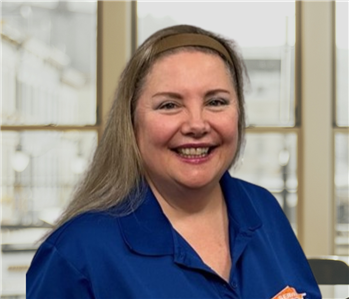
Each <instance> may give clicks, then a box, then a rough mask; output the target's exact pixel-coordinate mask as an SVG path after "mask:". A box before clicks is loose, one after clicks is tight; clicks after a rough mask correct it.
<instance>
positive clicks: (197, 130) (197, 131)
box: [182, 107, 210, 138]
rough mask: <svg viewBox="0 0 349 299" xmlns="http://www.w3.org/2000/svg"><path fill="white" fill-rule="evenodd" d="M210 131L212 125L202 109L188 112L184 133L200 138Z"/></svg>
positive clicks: (183, 128) (183, 126) (183, 127)
mask: <svg viewBox="0 0 349 299" xmlns="http://www.w3.org/2000/svg"><path fill="white" fill-rule="evenodd" d="M209 131H210V124H209V122H208V119H207V117H206V116H205V115H204V111H202V109H201V107H200V108H196V109H190V110H188V111H187V115H186V119H185V121H184V123H183V125H182V133H183V134H184V135H187V136H192V137H194V138H200V137H202V136H204V135H206V134H207V133H208V132H209Z"/></svg>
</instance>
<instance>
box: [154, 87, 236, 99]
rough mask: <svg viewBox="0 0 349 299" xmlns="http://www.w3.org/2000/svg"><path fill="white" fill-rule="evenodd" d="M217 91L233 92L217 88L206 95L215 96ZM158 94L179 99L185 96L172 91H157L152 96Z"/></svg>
mask: <svg viewBox="0 0 349 299" xmlns="http://www.w3.org/2000/svg"><path fill="white" fill-rule="evenodd" d="M217 93H227V94H229V95H230V94H231V92H230V91H229V90H226V89H221V88H217V89H213V90H209V91H208V92H206V93H205V97H209V96H213V95H215V94H217ZM158 96H167V97H169V98H172V99H178V100H180V99H182V98H183V96H182V95H181V94H179V93H176V92H172V91H163V92H157V93H155V94H154V95H153V96H152V98H155V97H158Z"/></svg>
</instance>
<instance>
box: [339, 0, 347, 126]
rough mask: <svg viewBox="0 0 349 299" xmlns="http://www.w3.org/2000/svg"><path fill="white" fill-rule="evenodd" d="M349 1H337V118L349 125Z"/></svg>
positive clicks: (343, 124) (342, 124)
mask: <svg viewBox="0 0 349 299" xmlns="http://www.w3.org/2000/svg"><path fill="white" fill-rule="evenodd" d="M348 20H349V3H348V2H347V1H343V2H338V1H336V82H337V86H336V94H337V107H336V114H337V115H336V116H337V117H336V119H337V125H338V126H349V92H348V88H349V87H348V85H349V84H348V82H349V76H348V72H349V60H348V58H349V41H348V37H349V31H348V30H349V25H348Z"/></svg>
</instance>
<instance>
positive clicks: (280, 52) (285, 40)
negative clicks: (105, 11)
mask: <svg viewBox="0 0 349 299" xmlns="http://www.w3.org/2000/svg"><path fill="white" fill-rule="evenodd" d="M295 8H296V6H295V2H293V1H290V2H281V3H277V2H273V3H271V2H269V3H268V2H260V3H251V2H217V3H213V2H200V3H199V2H172V3H167V2H161V3H159V2H156V3H155V2H142V1H139V2H138V3H137V15H138V44H140V43H142V42H143V41H144V40H145V39H146V38H147V37H148V36H149V35H150V34H152V33H153V32H155V31H157V30H159V29H161V28H164V27H167V26H171V25H175V24H192V25H196V26H199V27H202V28H204V29H207V30H211V31H213V32H216V33H218V34H221V35H223V36H226V37H228V38H230V39H233V40H235V41H236V42H237V44H238V45H239V46H240V47H241V51H242V54H243V57H244V60H245V64H246V67H247V69H248V73H249V78H250V85H249V86H248V87H247V93H246V110H247V122H248V130H247V136H246V139H247V145H246V149H245V153H244V159H243V161H240V163H239V165H238V167H237V168H236V169H235V168H234V169H231V173H232V174H233V175H234V176H237V177H241V178H243V179H246V180H249V181H251V182H254V183H256V184H260V185H262V186H264V187H267V188H268V189H269V190H270V191H271V192H273V193H274V195H275V196H276V198H277V199H278V200H279V202H280V204H281V205H282V207H283V208H284V211H285V212H286V214H287V216H288V218H289V220H290V222H291V223H292V226H293V227H294V229H295V231H296V230H297V201H298V193H297V188H298V176H297V139H298V131H297V126H296V124H297V114H296V105H297V99H296V97H295V93H294V90H295V80H294V73H295V38H296V36H295V13H296V12H295ZM193 11H200V14H193V13H192V12H193ZM213 12H215V13H213ZM208 20H209V22H208Z"/></svg>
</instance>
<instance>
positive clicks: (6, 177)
mask: <svg viewBox="0 0 349 299" xmlns="http://www.w3.org/2000/svg"><path fill="white" fill-rule="evenodd" d="M96 144H97V132H96V131H66V132H62V131H22V132H17V131H1V149H2V157H1V158H2V159H1V160H2V169H1V177H0V181H1V186H0V188H1V190H2V192H1V218H0V219H1V236H2V238H1V252H0V259H2V274H3V277H2V286H3V289H2V295H3V296H9V298H25V273H26V271H27V269H28V267H29V264H30V262H31V260H32V258H33V255H34V253H35V249H36V248H37V246H38V241H39V239H40V238H41V237H42V236H43V235H44V234H45V233H46V232H47V231H48V229H49V227H50V226H51V224H52V223H53V222H54V221H55V219H57V217H58V216H59V215H60V213H61V211H62V209H63V207H64V206H65V205H66V203H67V202H68V200H69V199H70V194H71V192H72V190H73V188H74V185H75V184H76V182H77V180H78V179H79V177H80V175H81V173H82V172H83V171H84V169H85V167H86V166H87V164H88V162H89V160H90V159H91V158H92V153H93V151H94V149H95V147H96Z"/></svg>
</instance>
